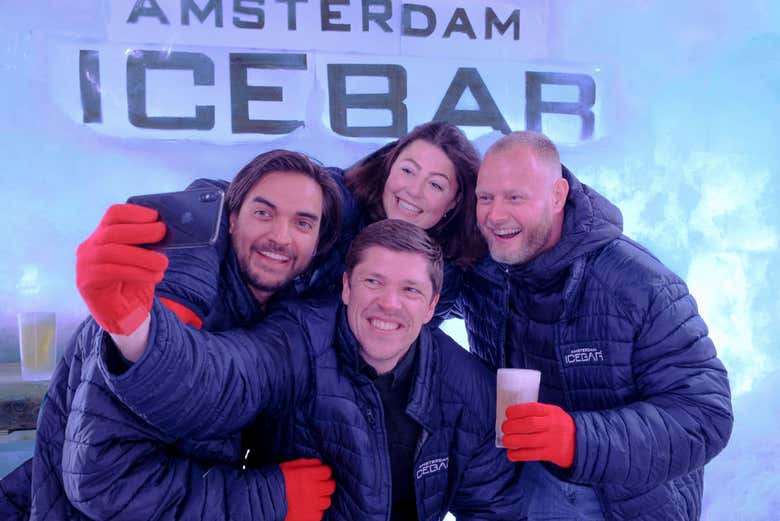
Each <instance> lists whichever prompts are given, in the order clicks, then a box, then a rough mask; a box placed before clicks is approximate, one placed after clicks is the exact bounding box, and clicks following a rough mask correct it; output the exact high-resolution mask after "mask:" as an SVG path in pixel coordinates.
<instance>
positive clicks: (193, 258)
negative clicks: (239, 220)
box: [155, 179, 230, 320]
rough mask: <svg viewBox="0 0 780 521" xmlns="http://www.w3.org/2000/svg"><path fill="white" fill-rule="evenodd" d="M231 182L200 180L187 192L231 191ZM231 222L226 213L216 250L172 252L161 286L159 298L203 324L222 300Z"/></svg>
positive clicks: (169, 251)
mask: <svg viewBox="0 0 780 521" xmlns="http://www.w3.org/2000/svg"><path fill="white" fill-rule="evenodd" d="M227 186H228V183H227V181H221V180H211V179H197V180H196V181H194V182H193V183H192V184H190V185H189V186H188V187H187V190H192V189H197V188H221V189H223V190H225V189H227ZM229 225H230V223H229V218H228V212H227V210H223V212H222V219H221V220H220V227H219V237H218V239H217V242H216V244H214V245H213V246H203V247H200V248H182V249H175V250H168V251H166V252H165V254H166V255H167V256H168V261H169V263H168V269H167V270H166V271H165V278H164V279H163V280H162V281H161V282H160V283H159V284H158V285H157V288H156V290H155V292H156V294H157V295H158V296H160V297H165V298H168V299H170V300H173V301H175V302H178V303H179V304H182V305H184V306H186V307H187V308H189V309H191V310H192V311H194V312H195V314H197V315H198V316H199V317H200V319H201V320H203V319H204V318H206V317H207V316H208V315H209V313H210V312H211V310H212V309H213V307H214V303H215V301H216V299H217V298H218V297H219V291H218V290H219V276H220V267H221V265H222V262H223V260H224V258H225V255H226V254H227V251H228V248H229V247H230V234H229V232H228V229H229Z"/></svg>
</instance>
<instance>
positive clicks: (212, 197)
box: [200, 192, 217, 203]
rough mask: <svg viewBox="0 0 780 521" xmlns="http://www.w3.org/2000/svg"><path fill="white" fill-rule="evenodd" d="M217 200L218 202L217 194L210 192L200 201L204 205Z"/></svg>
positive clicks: (202, 196)
mask: <svg viewBox="0 0 780 521" xmlns="http://www.w3.org/2000/svg"><path fill="white" fill-rule="evenodd" d="M216 200H217V194H215V193H214V192H209V193H207V194H202V195H201V196H200V201H201V202H202V203H211V202H213V201H216Z"/></svg>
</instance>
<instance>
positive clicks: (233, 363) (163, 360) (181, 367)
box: [99, 301, 310, 439]
mask: <svg viewBox="0 0 780 521" xmlns="http://www.w3.org/2000/svg"><path fill="white" fill-rule="evenodd" d="M105 338H106V339H108V336H107V335H106V336H105ZM103 349H104V354H105V350H107V349H115V348H114V347H113V346H112V345H111V343H110V339H109V340H107V341H105V342H104V345H103ZM307 349H308V348H307V343H306V341H305V340H304V339H303V332H302V328H301V326H300V324H299V323H298V322H297V319H295V318H293V317H292V316H291V315H290V314H289V313H287V312H286V311H281V312H278V313H275V314H272V315H270V316H269V317H267V318H266V319H264V320H263V321H262V322H260V323H259V324H258V325H257V326H255V327H254V328H253V329H252V330H244V329H236V330H231V331H227V332H223V333H216V334H214V333H209V332H206V331H201V330H197V329H194V328H191V327H189V326H184V325H183V324H182V323H181V322H179V320H178V319H177V317H176V316H175V315H174V314H173V313H172V312H170V311H169V310H167V309H166V308H165V306H163V305H161V304H160V302H159V301H155V303H154V305H153V307H152V313H151V329H150V333H149V340H148V347H147V350H146V352H145V353H144V355H143V356H142V357H141V358H140V359H139V360H138V361H137V362H136V363H134V364H133V365H132V366H130V368H129V369H128V370H127V371H125V372H124V373H122V374H114V373H113V372H112V371H111V370H110V369H109V368H108V367H107V365H106V357H105V356H101V357H100V359H99V360H100V368H101V371H102V372H103V375H104V377H105V379H106V381H107V384H108V388H109V389H110V391H111V392H113V393H114V394H115V395H116V396H118V397H119V399H120V400H121V401H122V402H124V403H125V404H126V405H127V406H128V407H129V408H130V409H131V410H133V411H134V412H135V413H136V414H138V415H139V416H140V417H141V418H143V419H144V420H146V421H147V422H149V423H151V424H152V425H154V426H156V427H157V428H159V429H160V430H161V431H162V432H164V433H166V434H168V435H171V436H175V437H182V438H192V439H208V438H213V437H219V436H224V435H228V434H233V433H236V432H238V431H239V430H240V429H242V428H243V427H245V426H247V425H249V424H250V423H251V422H252V421H253V420H254V418H255V417H256V416H257V415H259V414H269V415H278V414H280V413H282V412H283V411H289V410H290V409H291V408H292V407H293V404H294V401H295V399H296V396H298V395H300V393H301V392H303V390H305V389H307V387H308V384H307V382H308V379H309V375H310V371H309V369H310V367H309V366H310V358H309V355H308V351H307Z"/></svg>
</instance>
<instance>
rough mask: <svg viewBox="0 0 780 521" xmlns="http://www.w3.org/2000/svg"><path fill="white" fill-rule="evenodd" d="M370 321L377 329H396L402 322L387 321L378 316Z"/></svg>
mask: <svg viewBox="0 0 780 521" xmlns="http://www.w3.org/2000/svg"><path fill="white" fill-rule="evenodd" d="M370 322H371V325H372V326H374V327H375V328H377V329H381V330H382V331H394V330H396V329H399V328H400V327H401V324H398V323H396V322H385V321H384V320H379V319H378V318H373V319H371V321H370Z"/></svg>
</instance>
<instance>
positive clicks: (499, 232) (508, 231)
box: [493, 228, 520, 237]
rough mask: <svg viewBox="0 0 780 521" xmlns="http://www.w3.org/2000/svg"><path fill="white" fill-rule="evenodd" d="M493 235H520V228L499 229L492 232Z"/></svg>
mask: <svg viewBox="0 0 780 521" xmlns="http://www.w3.org/2000/svg"><path fill="white" fill-rule="evenodd" d="M493 233H494V234H496V235H498V236H499V237H512V236H515V235H517V234H518V233H520V228H499V229H497V230H493Z"/></svg>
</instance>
